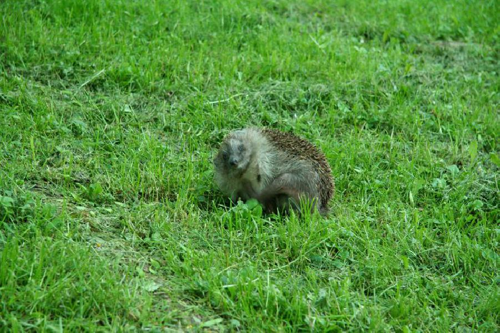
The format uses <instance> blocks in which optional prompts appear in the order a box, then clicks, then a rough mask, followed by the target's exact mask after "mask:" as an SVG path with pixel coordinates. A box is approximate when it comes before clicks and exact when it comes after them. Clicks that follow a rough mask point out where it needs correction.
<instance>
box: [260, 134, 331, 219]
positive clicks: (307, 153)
mask: <svg viewBox="0 0 500 333" xmlns="http://www.w3.org/2000/svg"><path fill="white" fill-rule="evenodd" d="M261 132H262V134H263V135H264V136H265V137H266V138H267V139H268V140H269V142H270V143H271V144H272V145H273V146H275V147H276V148H277V149H279V150H282V151H285V152H286V153H287V154H289V155H291V156H293V157H296V158H298V159H301V160H306V161H311V162H312V163H313V165H314V168H315V169H316V171H317V172H318V174H319V176H320V183H321V184H320V199H321V206H322V207H323V209H327V207H328V201H329V200H330V198H331V197H332V195H333V191H334V186H335V185H334V182H333V178H332V172H331V169H330V165H329V164H328V161H327V160H326V157H325V155H324V154H323V153H322V152H321V151H320V150H319V149H318V148H316V146H314V145H313V144H312V143H310V142H309V141H307V140H304V139H302V138H299V137H298V136H296V135H294V134H292V133H287V132H281V131H278V130H273V129H267V128H266V129H262V130H261Z"/></svg>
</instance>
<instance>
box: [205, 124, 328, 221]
mask: <svg viewBox="0 0 500 333" xmlns="http://www.w3.org/2000/svg"><path fill="white" fill-rule="evenodd" d="M213 163H214V168H215V182H216V183H217V185H218V186H219V188H220V189H221V191H222V192H223V193H224V194H226V195H228V196H230V197H231V200H232V201H233V202H237V201H238V200H240V199H241V200H243V201H247V200H249V199H256V200H258V201H259V202H260V203H261V204H262V206H263V207H264V210H265V212H266V213H278V212H282V213H285V214H287V213H289V212H290V210H291V209H293V210H295V211H297V212H299V213H300V212H301V207H310V208H311V209H312V210H315V209H317V210H318V211H319V213H320V214H321V215H326V214H327V213H328V202H329V201H330V199H331V197H332V196H333V193H334V189H335V184H334V180H333V177H332V174H331V168H330V165H329V164H328V161H327V160H326V158H325V155H324V154H323V153H322V152H321V151H320V150H319V149H318V148H316V147H315V146H314V145H313V144H311V143H310V142H308V141H306V140H304V139H302V138H300V137H298V136H296V135H294V134H292V133H288V132H281V131H278V130H274V129H267V128H244V129H240V130H236V131H233V132H231V133H229V134H228V135H227V136H226V137H225V138H224V140H223V142H222V144H221V146H220V148H219V150H218V152H217V155H216V156H215V158H214V160H213ZM303 202H307V203H308V205H303Z"/></svg>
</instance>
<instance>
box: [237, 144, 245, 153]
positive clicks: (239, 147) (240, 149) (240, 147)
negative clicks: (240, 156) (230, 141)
mask: <svg viewBox="0 0 500 333" xmlns="http://www.w3.org/2000/svg"><path fill="white" fill-rule="evenodd" d="M238 151H239V152H240V153H242V152H244V151H245V146H244V145H239V146H238Z"/></svg>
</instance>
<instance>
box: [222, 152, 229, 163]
mask: <svg viewBox="0 0 500 333" xmlns="http://www.w3.org/2000/svg"><path fill="white" fill-rule="evenodd" d="M222 158H223V159H224V161H227V159H228V158H229V154H228V153H227V152H223V153H222Z"/></svg>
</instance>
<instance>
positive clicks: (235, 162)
mask: <svg viewBox="0 0 500 333" xmlns="http://www.w3.org/2000/svg"><path fill="white" fill-rule="evenodd" d="M229 164H230V165H231V166H233V167H235V166H237V165H238V159H236V158H231V159H230V160H229Z"/></svg>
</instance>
